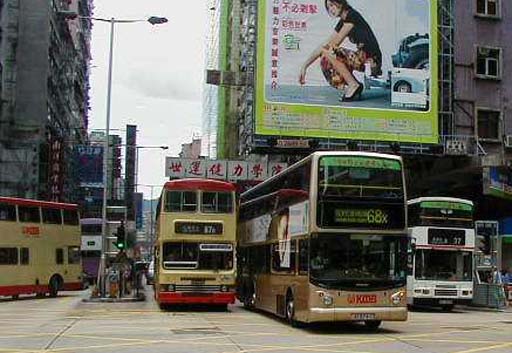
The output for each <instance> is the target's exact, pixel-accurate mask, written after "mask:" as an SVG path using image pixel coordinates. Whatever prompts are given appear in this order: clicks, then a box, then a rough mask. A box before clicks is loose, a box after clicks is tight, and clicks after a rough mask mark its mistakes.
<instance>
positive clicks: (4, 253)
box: [0, 248, 18, 265]
mask: <svg viewBox="0 0 512 353" xmlns="http://www.w3.org/2000/svg"><path fill="white" fill-rule="evenodd" d="M17 264H18V248H0V265H17Z"/></svg>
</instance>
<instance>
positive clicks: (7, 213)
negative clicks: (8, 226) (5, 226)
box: [0, 202, 16, 222]
mask: <svg viewBox="0 0 512 353" xmlns="http://www.w3.org/2000/svg"><path fill="white" fill-rule="evenodd" d="M0 221H12V222H16V206H14V205H9V204H7V203H1V202H0Z"/></svg>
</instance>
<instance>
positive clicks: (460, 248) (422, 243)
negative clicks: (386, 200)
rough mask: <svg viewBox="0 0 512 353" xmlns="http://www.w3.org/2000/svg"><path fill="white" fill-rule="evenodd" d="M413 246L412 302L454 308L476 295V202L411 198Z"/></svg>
mask: <svg viewBox="0 0 512 353" xmlns="http://www.w3.org/2000/svg"><path fill="white" fill-rule="evenodd" d="M408 217H409V221H408V226H409V234H410V237H411V244H412V245H413V246H412V250H413V254H412V255H413V256H412V263H411V267H410V273H409V276H408V279H407V297H408V302H409V304H410V305H422V304H423V305H437V306H441V307H442V308H443V309H444V310H451V309H452V308H453V306H454V305H455V304H469V303H470V302H471V300H472V298H473V257H474V251H475V231H474V226H473V203H472V202H471V201H469V200H464V199H457V198H451V197H421V198H418V199H414V200H410V201H409V202H408Z"/></svg>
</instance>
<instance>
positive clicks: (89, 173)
mask: <svg viewBox="0 0 512 353" xmlns="http://www.w3.org/2000/svg"><path fill="white" fill-rule="evenodd" d="M76 153H77V158H78V175H79V178H80V186H81V187H102V186H103V146H85V145H82V146H77V147H76Z"/></svg>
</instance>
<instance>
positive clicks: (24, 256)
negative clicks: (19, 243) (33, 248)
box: [20, 248, 30, 265]
mask: <svg viewBox="0 0 512 353" xmlns="http://www.w3.org/2000/svg"><path fill="white" fill-rule="evenodd" d="M29 263H30V250H29V248H21V249H20V264H21V265H28V264H29Z"/></svg>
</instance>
